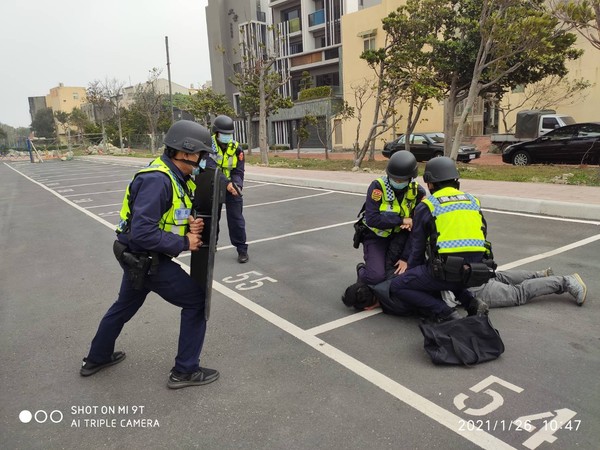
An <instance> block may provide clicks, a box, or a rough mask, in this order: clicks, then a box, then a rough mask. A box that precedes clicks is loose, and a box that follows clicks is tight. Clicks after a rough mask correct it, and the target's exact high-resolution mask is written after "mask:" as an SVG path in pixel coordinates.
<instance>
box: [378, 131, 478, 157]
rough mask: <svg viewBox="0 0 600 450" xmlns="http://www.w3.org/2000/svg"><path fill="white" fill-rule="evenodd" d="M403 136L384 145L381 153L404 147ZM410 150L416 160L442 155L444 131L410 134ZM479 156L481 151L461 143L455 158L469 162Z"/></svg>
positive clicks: (387, 155)
mask: <svg viewBox="0 0 600 450" xmlns="http://www.w3.org/2000/svg"><path fill="white" fill-rule="evenodd" d="M405 136H406V135H404V134H403V135H401V136H400V137H399V138H397V139H394V140H393V141H391V142H388V143H386V144H385V145H384V147H383V150H382V152H381V153H382V155H383V156H385V157H386V158H389V157H390V156H392V155H393V154H394V153H395V152H397V151H398V150H404V149H405V142H406V141H405V139H406V138H405ZM410 151H411V152H412V154H413V155H415V158H417V161H429V160H430V159H431V158H435V157H437V156H444V133H441V132H436V133H413V134H411V135H410ZM479 157H481V152H480V151H479V150H477V148H476V147H474V146H472V145H466V144H465V145H463V144H461V146H460V148H459V149H458V156H457V158H456V159H457V160H458V161H460V162H469V161H471V160H473V159H477V158H479Z"/></svg>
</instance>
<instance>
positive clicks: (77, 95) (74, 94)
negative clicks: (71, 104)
mask: <svg viewBox="0 0 600 450" xmlns="http://www.w3.org/2000/svg"><path fill="white" fill-rule="evenodd" d="M73 100H79V92H73Z"/></svg>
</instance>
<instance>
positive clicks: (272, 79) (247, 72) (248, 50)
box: [230, 27, 293, 165]
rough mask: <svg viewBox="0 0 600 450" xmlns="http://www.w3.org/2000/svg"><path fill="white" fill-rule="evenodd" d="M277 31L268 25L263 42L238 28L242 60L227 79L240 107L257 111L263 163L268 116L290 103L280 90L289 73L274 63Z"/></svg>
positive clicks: (264, 161)
mask: <svg viewBox="0 0 600 450" xmlns="http://www.w3.org/2000/svg"><path fill="white" fill-rule="evenodd" d="M278 34H279V33H274V29H273V28H272V27H268V28H267V33H266V36H267V39H268V41H269V42H262V41H261V40H260V37H259V36H260V35H258V34H256V33H245V32H243V31H242V30H241V29H240V39H241V42H240V50H241V56H242V63H241V68H240V70H239V71H238V72H236V73H235V74H234V76H233V78H231V79H230V81H231V83H232V84H233V85H234V86H236V87H237V88H238V89H239V91H240V97H241V98H240V100H241V103H242V107H243V108H247V110H246V111H247V114H248V115H250V114H254V113H255V111H257V112H258V140H259V146H260V156H261V162H262V163H263V164H265V165H268V164H269V154H268V151H269V143H268V136H267V118H268V117H269V115H271V114H274V113H276V112H277V111H278V110H279V109H280V108H291V107H292V106H293V103H292V101H291V99H290V98H289V97H283V96H282V95H281V92H280V88H281V87H282V86H284V85H285V84H287V82H288V81H289V79H290V76H289V75H288V74H287V73H285V74H284V73H282V72H281V71H279V70H278V67H277V65H276V62H277V61H278V59H279V56H280V53H281V52H280V50H279V49H280V45H275V44H273V42H275V41H277V40H278V38H279V37H280V36H278ZM278 44H280V43H279V42H278ZM249 117H250V118H251V117H253V116H249Z"/></svg>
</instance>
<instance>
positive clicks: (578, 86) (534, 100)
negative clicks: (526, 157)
mask: <svg viewBox="0 0 600 450" xmlns="http://www.w3.org/2000/svg"><path fill="white" fill-rule="evenodd" d="M592 86H593V85H592V84H591V83H590V82H589V81H587V80H584V79H578V80H569V79H568V78H561V77H559V76H557V75H552V76H549V77H547V78H545V79H544V80H542V81H540V82H539V83H535V84H532V85H529V86H527V87H526V88H525V89H524V91H523V95H522V96H521V98H520V100H519V101H518V102H516V103H510V101H509V100H508V99H507V98H506V97H504V98H503V99H501V100H500V102H499V110H500V114H501V115H502V122H503V123H504V129H505V130H506V132H507V133H510V132H511V130H512V129H513V128H514V127H515V124H514V123H513V124H511V126H510V127H509V126H508V123H507V121H506V116H507V115H508V114H509V113H511V112H513V111H518V110H520V109H521V108H523V106H524V105H525V104H527V105H528V106H529V108H531V109H550V108H556V107H558V106H563V105H574V104H576V103H579V102H580V101H581V99H582V98H583V96H584V95H585V93H586V91H587V90H588V89H589V88H590V87H592Z"/></svg>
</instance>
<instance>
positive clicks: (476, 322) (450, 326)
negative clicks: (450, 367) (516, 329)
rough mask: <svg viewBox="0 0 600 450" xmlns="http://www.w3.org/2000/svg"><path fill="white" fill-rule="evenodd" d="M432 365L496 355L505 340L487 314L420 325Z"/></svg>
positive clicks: (471, 361)
mask: <svg viewBox="0 0 600 450" xmlns="http://www.w3.org/2000/svg"><path fill="white" fill-rule="evenodd" d="M419 328H420V329H421V333H423V336H424V337H425V351H426V352H427V353H428V354H429V356H430V357H431V361H433V363H434V364H464V365H465V366H470V365H473V364H479V363H482V362H486V361H491V360H493V359H496V358H498V357H499V356H500V355H501V354H502V353H504V343H503V342H502V339H501V338H500V334H499V333H498V330H496V329H495V328H494V327H493V326H492V323H491V322H490V319H489V317H488V316H487V315H476V316H469V317H464V318H462V319H458V320H451V321H449V322H442V323H422V324H420V325H419Z"/></svg>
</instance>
